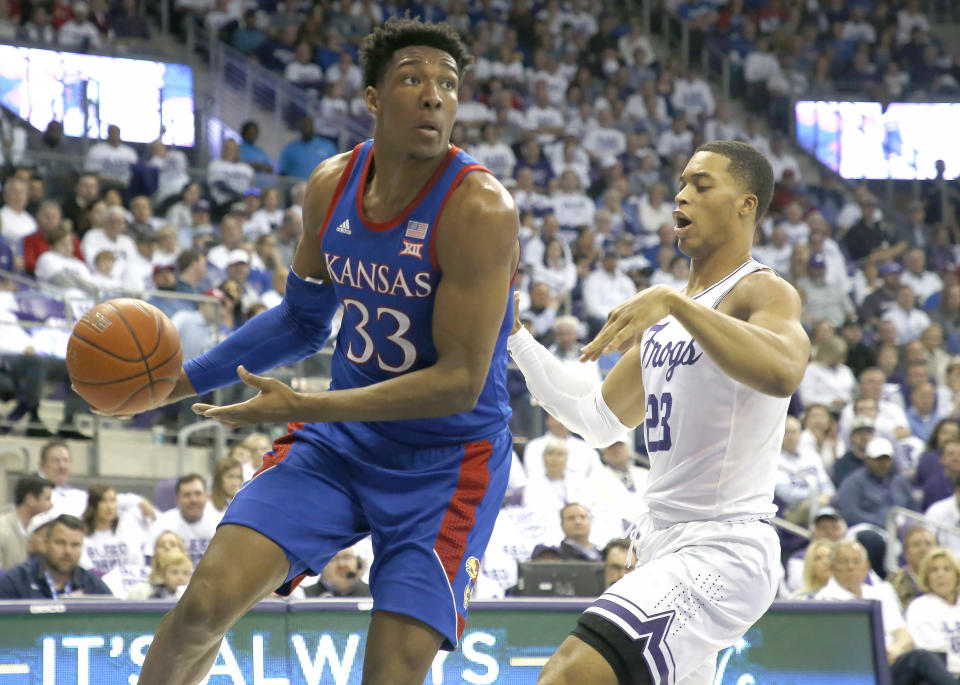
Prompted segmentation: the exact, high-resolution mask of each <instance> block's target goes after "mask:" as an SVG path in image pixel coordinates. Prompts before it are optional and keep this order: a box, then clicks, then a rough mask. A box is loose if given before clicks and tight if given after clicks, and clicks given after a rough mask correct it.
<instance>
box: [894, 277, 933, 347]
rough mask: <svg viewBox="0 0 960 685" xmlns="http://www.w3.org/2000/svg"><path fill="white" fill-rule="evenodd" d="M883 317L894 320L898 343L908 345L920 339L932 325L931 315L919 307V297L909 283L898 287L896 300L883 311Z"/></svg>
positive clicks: (896, 341)
mask: <svg viewBox="0 0 960 685" xmlns="http://www.w3.org/2000/svg"><path fill="white" fill-rule="evenodd" d="M883 319H884V320H885V321H890V322H892V323H893V325H894V326H895V328H896V331H897V337H896V340H895V343H896V344H897V345H906V344H907V343H910V342H913V341H914V340H917V339H919V338H920V335H921V334H922V333H923V331H924V330H925V329H926V328H927V326H929V325H930V317H929V316H927V313H926V312H925V311H923V310H922V309H918V308H917V298H916V297H915V296H914V292H913V290H912V289H911V288H910V286H908V285H901V286H900V287H899V288H898V289H897V297H896V300H894V302H893V303H892V304H891V305H890V306H889V307H888V308H887V310H886V311H885V312H884V313H883Z"/></svg>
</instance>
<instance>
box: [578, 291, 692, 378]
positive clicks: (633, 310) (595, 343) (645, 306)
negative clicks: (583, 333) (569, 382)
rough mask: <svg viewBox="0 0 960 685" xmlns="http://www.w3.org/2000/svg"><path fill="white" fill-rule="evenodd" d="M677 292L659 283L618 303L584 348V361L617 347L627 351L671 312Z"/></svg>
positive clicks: (591, 359) (582, 352)
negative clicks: (671, 305) (671, 303)
mask: <svg viewBox="0 0 960 685" xmlns="http://www.w3.org/2000/svg"><path fill="white" fill-rule="evenodd" d="M677 295H678V292H677V291H676V290H674V289H673V288H671V287H669V286H666V285H655V286H653V287H651V288H647V289H646V290H643V291H641V292H639V293H637V294H636V295H634V296H633V297H631V298H630V299H629V300H627V301H626V302H624V303H623V304H621V305H618V306H617V307H615V308H614V309H613V311H611V312H610V314H609V315H608V316H607V322H606V323H605V324H603V328H601V329H600V332H599V333H597V336H596V337H595V338H594V339H593V340H591V341H590V342H589V343H587V344H586V345H584V347H583V349H582V350H580V361H582V362H586V361H596V360H597V359H599V358H600V357H601V356H603V355H605V354H609V353H611V352H613V351H615V350H616V351H620V352H626V351H627V350H628V349H630V347H631V346H632V345H633V343H634V340H636V339H637V337H638V336H640V335H642V334H643V332H644V331H645V330H647V329H648V328H650V326H652V325H653V324H655V323H656V322H657V321H659V320H660V319H662V318H664V317H666V316H668V315H669V314H670V302H671V298H673V297H676V296H677Z"/></svg>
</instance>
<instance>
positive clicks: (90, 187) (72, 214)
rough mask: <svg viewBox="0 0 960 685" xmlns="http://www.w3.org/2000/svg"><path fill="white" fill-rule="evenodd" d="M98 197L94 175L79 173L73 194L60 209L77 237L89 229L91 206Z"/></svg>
mask: <svg viewBox="0 0 960 685" xmlns="http://www.w3.org/2000/svg"><path fill="white" fill-rule="evenodd" d="M99 197H100V181H99V179H98V178H97V175H96V174H91V173H81V174H80V176H79V177H78V178H77V183H76V185H75V186H74V192H73V194H72V195H70V196H69V197H68V198H67V199H66V200H64V201H63V203H62V204H61V205H60V208H61V209H62V210H63V216H64V218H65V219H69V220H70V222H71V223H72V224H73V230H74V232H76V234H77V235H78V236H80V237H81V238H83V237H84V236H85V235H86V233H87V231H89V230H90V228H91V216H90V214H91V211H92V210H93V205H94V203H95V202H96V201H97V199H98V198H99Z"/></svg>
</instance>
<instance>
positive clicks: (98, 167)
mask: <svg viewBox="0 0 960 685" xmlns="http://www.w3.org/2000/svg"><path fill="white" fill-rule="evenodd" d="M136 163H137V152H136V150H134V149H133V148H132V147H130V146H129V145H127V144H125V143H120V145H118V146H117V147H113V145H111V144H110V143H108V142H106V141H101V142H99V143H94V144H93V145H91V146H90V150H89V151H87V159H86V162H85V163H84V168H85V169H86V170H87V171H92V172H94V173H96V174H99V175H100V177H101V178H104V179H107V180H109V181H115V182H117V183H119V184H120V185H123V186H128V185H130V177H131V176H132V175H133V171H132V170H131V169H130V165H131V164H136Z"/></svg>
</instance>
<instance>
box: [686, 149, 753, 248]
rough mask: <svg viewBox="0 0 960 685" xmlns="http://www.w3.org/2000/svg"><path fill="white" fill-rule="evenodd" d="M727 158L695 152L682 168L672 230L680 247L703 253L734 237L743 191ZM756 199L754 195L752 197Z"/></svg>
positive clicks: (742, 201)
mask: <svg viewBox="0 0 960 685" xmlns="http://www.w3.org/2000/svg"><path fill="white" fill-rule="evenodd" d="M729 164H730V161H729V160H728V159H727V158H726V157H724V156H723V155H719V154H716V153H714V152H698V153H696V154H695V155H694V156H693V157H691V158H690V161H689V162H688V163H687V166H686V167H685V168H684V170H683V173H682V174H681V176H680V179H679V185H678V191H677V194H676V196H675V197H674V201H675V202H676V210H675V212H674V220H675V221H676V225H675V226H674V234H675V235H676V237H677V240H678V241H679V242H678V246H679V248H680V251H681V252H683V253H684V254H685V255H687V256H689V257H702V256H705V255H708V254H710V253H712V252H713V251H715V250H716V249H717V248H718V247H720V246H721V245H723V244H724V243H726V242H728V241H729V240H730V239H732V238H734V237H736V234H737V231H739V230H741V229H740V226H741V221H742V219H743V216H742V215H741V213H740V211H739V210H741V209H742V207H743V205H744V202H745V200H746V198H748V197H750V198H752V197H754V196H753V195H750V194H748V193H746V192H745V191H744V190H743V188H741V187H740V185H739V184H738V183H737V182H736V181H735V180H734V178H733V176H731V175H730V173H729V172H728V171H727V167H728V166H729ZM754 201H755V198H754Z"/></svg>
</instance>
